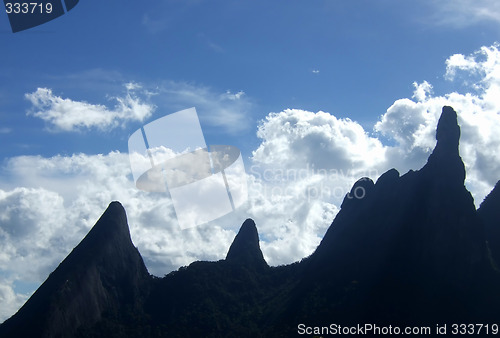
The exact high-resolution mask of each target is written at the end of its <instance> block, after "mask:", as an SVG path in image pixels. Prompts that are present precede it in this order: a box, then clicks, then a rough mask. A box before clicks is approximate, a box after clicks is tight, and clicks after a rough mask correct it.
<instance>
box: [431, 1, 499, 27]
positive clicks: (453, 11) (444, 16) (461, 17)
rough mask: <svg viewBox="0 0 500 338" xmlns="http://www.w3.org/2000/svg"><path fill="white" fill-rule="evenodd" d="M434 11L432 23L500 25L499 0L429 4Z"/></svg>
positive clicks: (435, 2) (463, 25)
mask: <svg viewBox="0 0 500 338" xmlns="http://www.w3.org/2000/svg"><path fill="white" fill-rule="evenodd" d="M427 3H428V4H429V5H430V6H431V8H432V10H433V15H431V16H430V19H431V20H432V23H438V24H442V25H448V26H454V27H467V26H470V25H473V24H477V23H484V22H492V23H496V24H499V23H500V2H498V1H497V0H441V1H428V2H427Z"/></svg>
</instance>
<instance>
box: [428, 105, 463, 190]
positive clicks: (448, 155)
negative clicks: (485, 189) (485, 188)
mask: <svg viewBox="0 0 500 338" xmlns="http://www.w3.org/2000/svg"><path fill="white" fill-rule="evenodd" d="M436 140H437V144H436V147H435V148H434V150H433V152H432V154H431V155H430V156H429V159H428V160H427V164H426V165H425V167H424V168H423V170H424V171H428V172H429V174H430V175H432V176H435V177H436V178H437V179H439V180H441V179H443V180H444V181H445V182H448V183H450V184H460V185H463V184H464V181H465V166H464V163H463V161H462V158H461V157H460V154H459V150H458V146H459V141H460V127H459V126H458V121H457V113H456V112H455V110H453V108H452V107H449V106H444V107H443V112H442V114H441V117H440V118H439V122H438V125H437V130H436Z"/></svg>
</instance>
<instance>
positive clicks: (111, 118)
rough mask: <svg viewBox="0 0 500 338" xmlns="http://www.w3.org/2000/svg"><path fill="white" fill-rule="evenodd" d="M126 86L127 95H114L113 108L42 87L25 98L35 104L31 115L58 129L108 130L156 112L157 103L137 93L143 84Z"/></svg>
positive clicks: (55, 129) (53, 128) (143, 118)
mask: <svg viewBox="0 0 500 338" xmlns="http://www.w3.org/2000/svg"><path fill="white" fill-rule="evenodd" d="M125 88H126V94H125V96H123V97H114V98H113V99H114V100H115V101H116V104H115V106H114V107H113V108H112V109H110V108H108V107H106V106H104V105H100V104H91V103H88V102H83V101H74V100H71V99H68V98H62V97H60V96H57V95H54V94H53V93H52V90H51V89H49V88H38V89H37V90H36V91H35V92H33V93H27V94H25V97H26V99H27V100H29V101H30V102H31V104H32V106H33V107H32V109H31V111H30V113H29V114H31V115H33V116H35V117H38V118H41V119H42V120H44V121H46V122H47V123H48V124H49V125H50V127H51V129H52V130H54V131H83V130H88V129H91V128H96V129H100V130H108V129H112V128H116V127H118V126H123V125H124V124H125V123H126V122H128V121H143V120H145V119H146V118H148V117H149V116H151V114H152V113H153V111H154V108H155V107H154V106H153V105H151V104H148V103H145V102H143V100H142V99H141V98H139V96H138V95H137V90H139V89H141V86H140V85H138V84H136V83H127V84H125Z"/></svg>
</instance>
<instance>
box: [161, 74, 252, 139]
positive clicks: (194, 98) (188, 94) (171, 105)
mask: <svg viewBox="0 0 500 338" xmlns="http://www.w3.org/2000/svg"><path fill="white" fill-rule="evenodd" d="M155 91H156V93H158V94H161V95H160V96H159V98H158V101H161V102H162V103H163V105H165V106H166V108H168V109H171V110H172V112H175V111H178V110H182V109H186V108H190V107H196V111H197V112H198V115H199V116H200V119H201V123H202V124H208V125H211V126H215V127H219V128H224V129H225V131H226V132H228V133H230V134H237V133H240V132H241V131H245V130H249V128H250V127H251V126H252V125H253V121H252V119H251V117H250V115H251V112H252V110H253V108H254V107H253V102H252V101H251V100H250V99H249V98H248V97H247V96H246V94H245V92H244V91H242V90H240V91H238V92H236V93H232V92H231V91H229V90H227V91H225V92H223V93H220V92H217V91H216V90H214V89H212V88H209V87H204V86H197V85H193V84H189V83H180V82H173V81H170V82H166V83H163V84H162V85H161V86H159V87H158V88H156V89H155Z"/></svg>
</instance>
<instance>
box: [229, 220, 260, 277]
mask: <svg viewBox="0 0 500 338" xmlns="http://www.w3.org/2000/svg"><path fill="white" fill-rule="evenodd" d="M226 261H227V262H231V263H238V264H241V265H248V266H252V265H253V266H255V267H261V266H267V263H266V261H265V259H264V256H263V255H262V251H261V250H260V246H259V234H258V232H257V227H256V226H255V222H254V221H253V220H252V219H250V218H248V219H247V220H246V221H245V222H243V225H242V226H241V228H240V231H239V232H238V234H237V235H236V237H235V238H234V241H233V244H231V247H230V248H229V251H228V253H227V256H226Z"/></svg>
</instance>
